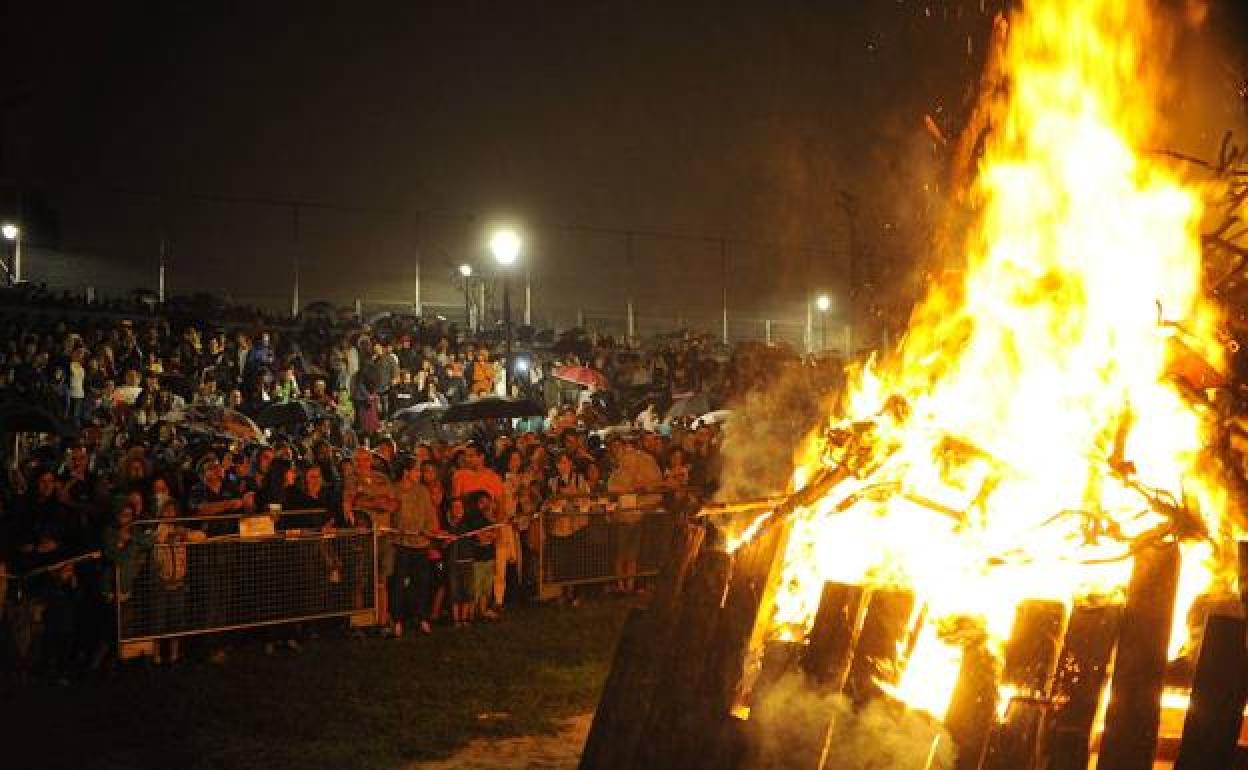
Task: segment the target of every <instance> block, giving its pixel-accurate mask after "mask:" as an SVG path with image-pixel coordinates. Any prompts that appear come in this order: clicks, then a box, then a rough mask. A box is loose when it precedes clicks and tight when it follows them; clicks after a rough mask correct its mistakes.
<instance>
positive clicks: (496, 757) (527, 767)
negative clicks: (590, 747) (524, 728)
mask: <svg viewBox="0 0 1248 770" xmlns="http://www.w3.org/2000/svg"><path fill="white" fill-rule="evenodd" d="M592 718H593V714H582V715H580V716H576V717H572V718H570V719H566V720H564V721H563V722H561V723H560V724H559V730H558V732H556V733H555V734H553V735H525V736H521V737H519V738H498V739H493V740H485V739H477V740H474V741H472V742H470V743H469V744H468V745H467V746H464V747H463V748H462V749H460V750H459V751H457V752H455V754H453V755H452V756H451V757H449V758H447V759H442V760H438V761H437V762H417V763H416V764H414V765H410V766H409V767H408V770H576V763H577V761H578V760H579V759H580V757H581V746H583V745H584V744H585V735H586V734H587V733H588V732H589V722H590V720H591V719H592Z"/></svg>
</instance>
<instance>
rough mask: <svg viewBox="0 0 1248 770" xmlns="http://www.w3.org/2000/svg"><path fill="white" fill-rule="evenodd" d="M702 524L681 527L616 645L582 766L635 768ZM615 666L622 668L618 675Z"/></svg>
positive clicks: (698, 547) (593, 769) (591, 768)
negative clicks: (637, 613)
mask: <svg viewBox="0 0 1248 770" xmlns="http://www.w3.org/2000/svg"><path fill="white" fill-rule="evenodd" d="M704 533H705V530H703V528H702V527H700V526H696V527H678V528H677V529H676V532H675V533H674V535H673V542H672V550H671V552H670V553H671V559H670V560H669V561H668V563H667V565H666V566H665V568H664V570H663V573H662V575H660V577H659V580H658V584H657V585H656V586H655V591H654V595H653V596H652V597H651V600H650V604H649V606H648V607H647V608H646V609H645V611H644V612H643V613H642V614H641V615H640V616H639V618H638V619H637V620H635V621H633V624H634V627H633V628H632V629H629V628H628V627H627V626H626V628H625V630H626V631H627V632H628V633H627V634H626V635H622V637H621V640H620V642H619V644H618V645H617V647H616V653H615V660H614V665H613V670H612V674H611V675H610V676H609V677H608V678H607V683H606V686H605V688H604V689H603V694H602V699H601V701H600V702H599V705H598V710H597V711H596V712H595V713H594V721H593V723H592V724H591V725H590V730H589V735H588V737H587V738H586V741H585V749H584V751H583V752H582V753H581V761H580V764H579V768H580V770H631V769H632V768H634V767H636V763H635V761H634V760H635V757H636V752H637V747H638V745H639V744H640V741H641V736H642V729H643V727H644V725H645V722H646V718H647V716H648V715H649V713H650V708H651V706H652V705H653V703H654V695H655V691H656V690H657V689H658V687H659V684H660V682H659V672H660V671H661V670H662V667H663V665H664V664H665V662H666V661H667V659H668V656H670V655H671V644H670V640H671V638H672V634H673V630H674V628H675V625H676V623H675V620H676V616H677V612H678V610H679V608H680V605H681V598H682V596H683V594H684V589H685V583H686V580H687V578H688V574H689V570H690V569H691V566H692V564H693V561H694V558H695V557H696V556H697V554H698V553H699V551H700V550H701V546H702V538H703V536H704ZM614 666H619V667H620V669H621V671H620V673H619V674H616V673H615V671H614Z"/></svg>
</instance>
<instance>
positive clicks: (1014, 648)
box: [1001, 599, 1066, 697]
mask: <svg viewBox="0 0 1248 770" xmlns="http://www.w3.org/2000/svg"><path fill="white" fill-rule="evenodd" d="M1065 631H1066V606H1065V605H1064V604H1062V603H1061V602H1055V601H1042V600H1037V599H1029V600H1027V601H1024V602H1022V603H1021V604H1019V605H1018V611H1017V612H1016V613H1015V615H1014V626H1013V628H1012V629H1011V630H1010V639H1009V641H1008V642H1006V645H1005V668H1004V670H1003V671H1002V672H1001V681H1003V682H1004V683H1005V684H1007V685H1010V686H1011V687H1013V688H1014V689H1015V690H1016V691H1018V693H1019V694H1020V695H1024V696H1040V697H1043V696H1047V695H1048V693H1049V687H1050V686H1051V685H1052V684H1053V674H1054V672H1055V671H1056V670H1057V656H1058V652H1059V651H1060V650H1061V646H1062V635H1063V634H1064V633H1065Z"/></svg>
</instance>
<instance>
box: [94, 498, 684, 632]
mask: <svg viewBox="0 0 1248 770" xmlns="http://www.w3.org/2000/svg"><path fill="white" fill-rule="evenodd" d="M317 516H320V517H322V518H323V516H324V511H304V512H285V513H281V514H257V515H230V516H214V517H197V518H180V519H168V520H162V521H158V522H157V521H143V522H137V523H136V524H135V525H134V527H135V529H136V532H138V533H141V534H140V535H139V536H137V537H136V541H137V542H138V543H139V544H136V545H135V546H134V551H133V553H132V554H131V556H130V559H131V561H130V562H129V564H128V565H127V566H126V567H125V568H124V569H123V568H122V567H121V566H115V567H114V569H113V587H114V590H113V592H112V593H113V603H114V609H115V611H116V624H117V640H118V643H119V645H129V644H135V643H144V642H150V641H152V640H156V639H162V638H174V637H186V636H196V635H202V634H213V633H220V632H225V631H233V630H238V629H247V628H258V627H263V626H270V625H276V624H281V623H298V622H303V621H310V620H316V619H322V618H333V617H350V618H351V619H352V622H353V623H354V624H356V625H372V624H374V623H375V622H376V609H377V596H376V592H377V590H378V580H377V577H376V576H377V575H378V567H379V564H378V560H379V555H380V553H381V552H382V551H384V550H385V548H386V547H387V546H388V541H389V540H390V539H391V538H393V537H394V536H395V535H396V533H395V532H393V531H392V530H380V531H378V530H371V529H329V530H322V529H321V528H320V527H319V525H318V524H317V523H316V522H315V521H310V520H309V519H315V518H316V517H317ZM678 518H679V516H678V514H675V513H672V512H670V511H669V510H667V509H666V508H665V507H664V506H663V504H662V497H661V496H660V495H657V494H651V495H645V496H641V497H640V498H638V497H637V496H635V495H623V496H604V497H592V496H577V497H567V498H559V499H556V500H554V501H552V502H551V503H549V504H548V505H547V506H546V507H545V508H544V509H543V510H541V511H540V512H538V513H537V514H536V515H535V516H534V517H533V518H532V519H530V520H528V521H527V522H525V523H526V524H527V530H529V531H525V532H521V533H520V535H521V537H520V540H521V541H522V542H526V543H531V544H532V548H531V550H530V552H529V554H528V556H526V557H525V558H527V559H531V561H530V562H529V566H528V567H527V568H526V572H527V571H530V570H531V573H530V575H531V579H530V580H526V581H525V583H526V585H527V586H528V587H529V591H531V592H532V593H535V594H536V597H537V598H538V599H547V598H552V597H555V596H558V595H559V594H560V592H561V591H562V589H563V588H564V587H568V586H575V585H584V584H592V583H607V582H613V581H617V580H621V579H628V578H646V577H651V576H654V575H656V574H657V573H658V571H659V568H660V567H661V565H662V564H663V562H664V560H665V559H666V558H667V551H668V548H669V545H670V543H671V538H672V530H673V527H674V525H675V523H676V521H677V519H678ZM294 521H298V522H299V523H300V524H301V525H303V526H300V527H298V528H295V527H293V526H291V522H294ZM517 525H519V522H517ZM504 526H507V525H504ZM517 528H518V529H520V528H521V527H520V526H517ZM534 535H536V537H534Z"/></svg>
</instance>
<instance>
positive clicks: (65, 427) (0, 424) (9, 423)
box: [0, 403, 75, 437]
mask: <svg viewBox="0 0 1248 770" xmlns="http://www.w3.org/2000/svg"><path fill="white" fill-rule="evenodd" d="M0 432H4V433H55V434H56V435H58V436H66V437H68V436H72V435H74V433H75V431H74V428H73V426H72V425H70V424H69V423H67V422H65V421H64V420H62V419H61V418H59V417H57V416H55V415H53V414H52V413H51V412H48V411H46V410H43V409H40V408H39V407H37V406H31V405H30V404H22V403H9V404H3V405H0Z"/></svg>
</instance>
